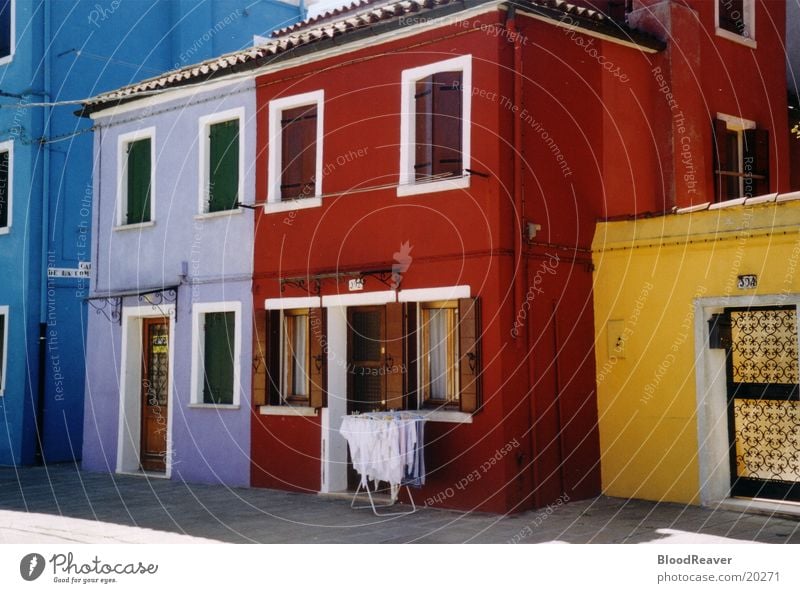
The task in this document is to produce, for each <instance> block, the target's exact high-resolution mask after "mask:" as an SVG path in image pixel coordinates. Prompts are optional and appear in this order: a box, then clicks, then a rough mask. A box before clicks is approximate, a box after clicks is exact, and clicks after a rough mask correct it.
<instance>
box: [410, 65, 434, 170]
mask: <svg viewBox="0 0 800 593" xmlns="http://www.w3.org/2000/svg"><path fill="white" fill-rule="evenodd" d="M432 84H433V78H432V77H430V76H429V77H428V78H424V79H422V80H418V81H417V84H416V89H415V93H414V106H415V113H416V123H415V126H416V128H415V136H414V142H415V148H414V178H415V179H416V180H424V179H425V178H427V177H430V176H431V174H432V172H433V153H432V142H433V137H432V127H431V120H432V118H433V87H432Z"/></svg>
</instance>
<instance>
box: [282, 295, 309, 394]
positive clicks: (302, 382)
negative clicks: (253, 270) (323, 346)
mask: <svg viewBox="0 0 800 593" xmlns="http://www.w3.org/2000/svg"><path fill="white" fill-rule="evenodd" d="M282 330H283V340H282V347H283V364H282V369H283V379H282V382H281V399H282V400H283V401H285V402H288V403H301V404H304V405H308V383H309V381H308V378H309V375H308V371H309V369H308V363H309V348H308V310H298V311H286V312H285V313H284V314H283V327H282Z"/></svg>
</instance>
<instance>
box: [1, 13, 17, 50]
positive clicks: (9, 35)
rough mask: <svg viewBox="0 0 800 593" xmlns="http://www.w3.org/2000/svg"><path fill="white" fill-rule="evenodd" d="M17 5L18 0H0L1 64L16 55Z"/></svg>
mask: <svg viewBox="0 0 800 593" xmlns="http://www.w3.org/2000/svg"><path fill="white" fill-rule="evenodd" d="M15 5H16V0H0V64H6V63H8V62H10V61H11V58H12V57H13V56H14V49H15V45H16V40H15V39H14V37H15V36H16V34H15V32H14V29H15V22H14V21H15V8H16V6H15Z"/></svg>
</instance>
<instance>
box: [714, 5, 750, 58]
mask: <svg viewBox="0 0 800 593" xmlns="http://www.w3.org/2000/svg"><path fill="white" fill-rule="evenodd" d="M724 1H725V0H714V29H715V31H714V32H715V33H716V35H717V36H718V37H723V38H725V39H728V40H730V41H735V42H736V43H741V44H742V45H746V46H748V47H751V48H754V49H755V47H756V7H755V0H744V5H743V6H744V14H743V15H742V18H743V20H744V28H745V33H746V35H737V34H736V33H733V32H732V31H728V30H727V29H723V28H722V27H720V26H719V3H720V2H724Z"/></svg>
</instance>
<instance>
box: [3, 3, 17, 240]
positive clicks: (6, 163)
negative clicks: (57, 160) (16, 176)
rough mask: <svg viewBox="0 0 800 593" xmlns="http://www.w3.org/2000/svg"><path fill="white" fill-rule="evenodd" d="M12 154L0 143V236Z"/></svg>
mask: <svg viewBox="0 0 800 593" xmlns="http://www.w3.org/2000/svg"><path fill="white" fill-rule="evenodd" d="M0 1H1V0H0ZM13 154H14V144H13V142H11V141H7V142H0V234H4V233H7V232H8V231H9V229H10V228H11V203H12V200H11V196H12V193H13V192H12V189H13V161H14V158H13Z"/></svg>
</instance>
